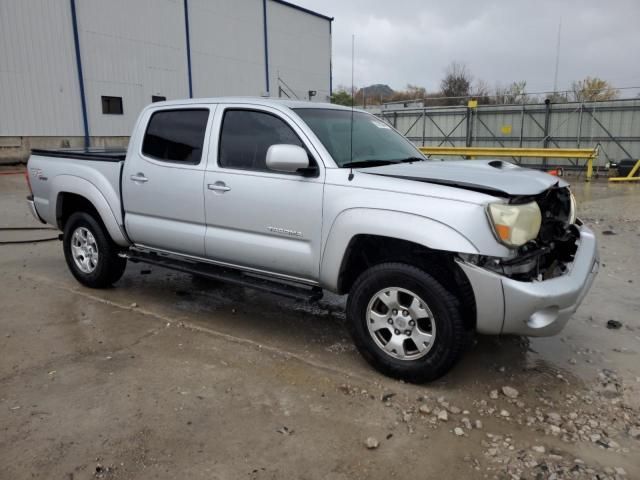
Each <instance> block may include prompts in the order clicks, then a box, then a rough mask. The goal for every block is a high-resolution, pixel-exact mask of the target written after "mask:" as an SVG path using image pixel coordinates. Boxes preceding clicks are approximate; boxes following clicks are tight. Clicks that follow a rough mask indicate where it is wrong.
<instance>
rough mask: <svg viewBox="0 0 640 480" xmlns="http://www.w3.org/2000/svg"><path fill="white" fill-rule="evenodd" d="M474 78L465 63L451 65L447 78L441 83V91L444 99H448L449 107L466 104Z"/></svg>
mask: <svg viewBox="0 0 640 480" xmlns="http://www.w3.org/2000/svg"><path fill="white" fill-rule="evenodd" d="M472 81H473V76H472V75H471V72H470V71H469V69H468V68H467V66H466V65H465V64H464V63H457V62H453V63H451V64H450V65H449V66H448V67H447V69H446V71H445V77H444V78H443V79H442V81H441V82H440V90H441V91H442V96H443V97H448V98H447V103H448V104H449V105H457V104H461V103H465V102H466V97H468V96H469V93H470V91H471V82H472Z"/></svg>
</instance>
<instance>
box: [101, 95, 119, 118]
mask: <svg viewBox="0 0 640 480" xmlns="http://www.w3.org/2000/svg"><path fill="white" fill-rule="evenodd" d="M102 113H106V114H111V115H122V97H104V96H103V97H102Z"/></svg>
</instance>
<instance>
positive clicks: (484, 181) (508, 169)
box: [358, 160, 568, 195]
mask: <svg viewBox="0 0 640 480" xmlns="http://www.w3.org/2000/svg"><path fill="white" fill-rule="evenodd" d="M358 171H359V172H361V173H369V174H373V175H383V176H389V177H395V178H402V179H406V180H414V181H419V182H428V183H437V184H440V185H448V186H452V187H460V188H466V189H470V190H478V191H483V192H486V193H489V194H491V193H493V194H498V195H537V194H539V193H542V192H544V191H545V190H547V189H548V188H550V187H552V186H554V185H557V186H560V187H564V186H567V185H568V183H567V182H565V181H564V180H561V179H559V178H557V177H553V176H551V175H548V174H546V173H544V172H540V171H537V170H532V169H529V168H522V167H519V166H517V165H514V164H513V163H509V162H505V161H502V160H459V161H437V160H433V161H424V162H413V163H398V164H393V165H385V166H382V167H371V168H363V169H359V170H358Z"/></svg>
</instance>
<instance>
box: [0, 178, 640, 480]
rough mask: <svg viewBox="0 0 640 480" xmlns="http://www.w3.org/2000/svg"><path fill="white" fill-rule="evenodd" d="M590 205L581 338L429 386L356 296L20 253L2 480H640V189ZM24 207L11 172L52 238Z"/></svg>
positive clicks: (10, 249)
mask: <svg viewBox="0 0 640 480" xmlns="http://www.w3.org/2000/svg"><path fill="white" fill-rule="evenodd" d="M14 169H15V168H14ZM575 191H576V194H577V196H578V199H579V202H580V214H581V216H582V217H583V218H584V219H585V221H586V222H587V223H588V224H590V225H591V226H592V227H593V228H594V230H595V231H596V232H597V234H598V237H599V240H600V242H601V257H602V269H601V273H600V275H599V276H598V278H597V279H596V282H595V284H594V287H593V289H592V291H591V292H590V294H589V295H588V296H587V298H586V300H585V302H584V304H583V305H582V306H581V308H580V309H579V310H578V312H577V313H576V314H575V315H574V318H573V319H572V320H571V321H570V323H569V325H568V326H567V328H566V329H565V330H564V331H563V332H562V333H561V334H560V335H558V336H556V337H552V338H543V339H527V338H521V337H501V338H497V337H478V339H477V341H476V343H475V344H474V345H473V346H472V347H471V349H470V351H469V352H467V353H466V355H465V356H464V358H463V359H462V361H461V362H460V363H459V364H458V365H457V366H456V368H455V369H454V370H453V371H452V372H451V373H450V374H449V375H447V376H446V377H445V378H443V379H442V380H440V381H437V382H435V383H432V384H428V385H424V386H416V385H409V384H405V383H402V382H397V381H394V380H390V379H388V378H386V377H383V376H381V375H379V374H377V373H376V372H375V371H373V370H371V369H370V368H369V367H368V366H367V365H366V364H365V363H364V362H363V360H362V359H361V358H360V356H359V355H358V354H357V352H355V351H354V348H353V347H352V345H351V342H350V340H349V339H348V338H347V333H346V330H345V328H344V310H343V305H344V299H343V298H339V297H335V296H327V297H325V299H324V300H323V301H322V302H321V303H320V304H319V305H315V306H308V305H305V304H302V303H297V302H295V301H290V300H286V299H282V298H279V297H275V296H272V295H268V294H261V293H256V292H253V291H250V290H247V289H240V288H236V287H229V286H225V285H218V284H213V283H208V282H204V281H200V280H194V279H193V278H191V277H190V276H188V275H183V274H178V273H174V272H168V271H164V270H161V269H157V268H152V269H149V268H148V267H145V266H140V265H130V266H129V268H128V270H127V273H126V274H125V276H124V277H123V279H122V280H121V281H120V282H118V284H117V285H116V286H115V288H113V289H108V290H99V291H96V290H89V289H86V288H83V287H81V286H80V285H78V284H77V283H76V282H75V281H74V280H73V278H72V277H71V275H70V274H69V273H68V272H67V269H66V265H65V263H64V259H63V257H62V251H61V245H60V244H59V242H57V241H55V242H46V243H39V244H25V245H1V246H0V284H1V285H2V289H0V305H1V307H2V308H1V309H0V352H2V356H1V357H0V358H1V360H0V478H2V479H12V480H13V479H22V478H25V479H26V478H61V479H88V478H114V479H119V478H126V479H129V478H136V479H138V478H207V479H232V478H233V479H235V478H248V479H281V478H301V479H316V478H318V479H320V478H322V479H352V478H355V479H358V478H362V479H365V478H367V479H368V478H390V477H408V476H411V477H413V478H500V479H502V478H532V479H533V478H535V479H538V478H559V479H560V478H599V479H604V478H610V479H614V478H619V479H625V478H629V479H631V478H640V460H638V459H639V458H640V454H639V453H640V395H638V392H639V391H640V364H639V362H638V352H639V351H640V300H639V299H640V292H639V291H638V285H639V284H640V273H639V270H638V266H637V265H638V262H639V261H640V250H639V248H638V247H639V246H640V185H611V186H610V185H607V184H604V183H599V182H595V183H593V184H591V185H585V184H582V183H576V185H575ZM25 195H26V187H25V184H24V179H23V178H22V176H19V175H1V176H0V205H1V207H2V208H1V209H0V212H1V213H0V226H18V225H21V226H22V225H25V226H26V225H30V226H34V225H36V224H35V223H34V221H33V220H32V219H31V218H30V215H29V213H28V212H27V210H26V206H25V205H24V202H23V199H24V197H25ZM52 233H53V234H55V232H46V231H44V232H37V231H32V232H18V233H13V232H12V233H9V232H1V233H0V241H2V240H9V239H15V238H26V237H28V238H42V237H47V236H51V234H52Z"/></svg>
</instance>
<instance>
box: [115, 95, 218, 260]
mask: <svg viewBox="0 0 640 480" xmlns="http://www.w3.org/2000/svg"><path fill="white" fill-rule="evenodd" d="M209 116H210V109H209V108H208V107H200V106H199V107H197V108H195V107H194V108H188V107H185V108H177V107H173V108H171V109H166V108H164V109H158V110H151V111H149V112H147V118H146V119H145V118H143V119H142V121H141V125H147V127H146V131H145V132H144V135H142V132H139V133H138V135H137V136H136V137H135V138H138V139H140V137H142V140H138V144H137V145H131V146H130V149H129V152H130V153H129V155H128V157H127V161H126V162H125V167H124V171H123V176H122V197H123V203H124V207H125V212H126V213H125V227H126V229H127V234H128V235H129V238H130V239H131V240H132V241H133V242H134V243H135V244H137V245H143V246H147V247H152V248H155V249H161V250H167V251H170V252H177V253H182V254H189V255H194V256H204V236H205V235H204V234H205V214H204V199H203V195H204V193H203V181H204V168H205V163H206V161H205V159H206V158H207V156H206V153H207V152H206V150H207V149H208V148H207V145H208V141H206V137H207V135H208V128H207V126H208V124H209V123H210V122H209ZM140 128H144V127H140ZM203 150H204V151H203Z"/></svg>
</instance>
